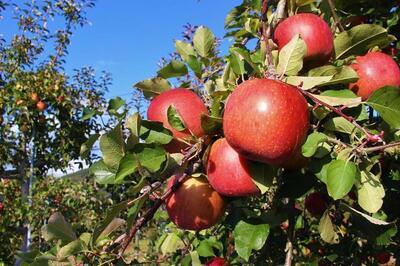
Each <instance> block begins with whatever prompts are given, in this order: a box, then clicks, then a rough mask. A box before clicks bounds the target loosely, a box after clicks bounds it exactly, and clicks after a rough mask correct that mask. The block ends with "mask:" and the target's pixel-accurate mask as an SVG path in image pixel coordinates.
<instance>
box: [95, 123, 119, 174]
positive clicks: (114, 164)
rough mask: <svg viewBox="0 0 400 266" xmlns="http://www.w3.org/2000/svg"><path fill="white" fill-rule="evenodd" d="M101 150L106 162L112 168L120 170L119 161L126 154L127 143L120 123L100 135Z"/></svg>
mask: <svg viewBox="0 0 400 266" xmlns="http://www.w3.org/2000/svg"><path fill="white" fill-rule="evenodd" d="M100 150H101V152H102V155H103V161H104V163H105V164H106V165H107V166H108V167H109V168H110V169H111V170H113V171H116V170H118V165H119V161H120V160H121V159H122V157H123V156H124V154H125V143H124V140H123V136H122V129H121V125H120V124H118V125H116V126H115V127H114V128H113V129H112V130H111V131H110V132H107V133H106V134H103V135H102V136H101V137H100Z"/></svg>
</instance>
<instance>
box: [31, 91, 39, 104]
mask: <svg viewBox="0 0 400 266" xmlns="http://www.w3.org/2000/svg"><path fill="white" fill-rule="evenodd" d="M31 100H32V101H33V102H35V103H37V102H38V101H40V97H39V95H38V94H37V93H36V92H32V94H31Z"/></svg>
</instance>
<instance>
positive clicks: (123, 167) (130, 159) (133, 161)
mask: <svg viewBox="0 0 400 266" xmlns="http://www.w3.org/2000/svg"><path fill="white" fill-rule="evenodd" d="M138 167H139V161H138V159H137V157H136V154H132V153H127V154H125V156H124V158H122V159H121V161H120V164H119V168H118V171H117V173H116V175H115V181H114V183H115V184H120V183H122V182H123V181H124V179H125V177H127V176H129V175H131V174H133V173H135V172H136V170H137V169H138Z"/></svg>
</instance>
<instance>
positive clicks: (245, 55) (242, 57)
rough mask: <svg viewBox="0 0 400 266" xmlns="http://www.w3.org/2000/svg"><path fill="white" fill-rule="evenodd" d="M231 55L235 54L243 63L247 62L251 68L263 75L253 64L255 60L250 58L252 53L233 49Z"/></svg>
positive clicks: (237, 48) (241, 49) (236, 48)
mask: <svg viewBox="0 0 400 266" xmlns="http://www.w3.org/2000/svg"><path fill="white" fill-rule="evenodd" d="M229 51H230V52H231V54H235V55H236V56H237V57H238V58H240V60H241V61H244V62H246V63H247V64H249V66H250V67H251V68H252V69H253V70H254V71H255V72H256V73H258V74H260V73H261V71H260V69H259V68H258V67H257V65H256V64H254V63H253V60H252V59H251V57H250V52H249V51H248V50H246V49H243V48H239V47H232V48H230V50H229Z"/></svg>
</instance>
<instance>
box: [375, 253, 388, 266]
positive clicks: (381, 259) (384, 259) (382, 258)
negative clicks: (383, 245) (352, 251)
mask: <svg viewBox="0 0 400 266" xmlns="http://www.w3.org/2000/svg"><path fill="white" fill-rule="evenodd" d="M390 257H391V255H390V253H389V252H386V251H381V252H379V253H378V254H376V256H375V258H376V260H377V261H378V263H379V264H386V263H388V262H389V260H390Z"/></svg>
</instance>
